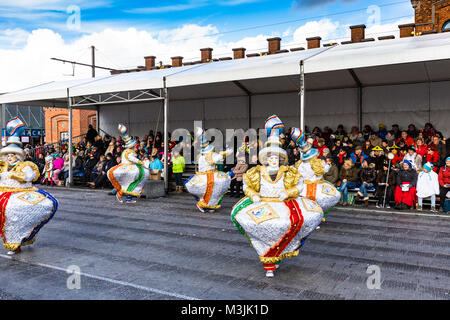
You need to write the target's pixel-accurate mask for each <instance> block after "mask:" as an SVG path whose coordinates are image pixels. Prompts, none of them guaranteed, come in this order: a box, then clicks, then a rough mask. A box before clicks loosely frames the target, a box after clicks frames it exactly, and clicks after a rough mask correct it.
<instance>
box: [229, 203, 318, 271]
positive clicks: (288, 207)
mask: <svg viewBox="0 0 450 320" xmlns="http://www.w3.org/2000/svg"><path fill="white" fill-rule="evenodd" d="M269 200H270V201H269ZM322 218H323V211H322V209H321V208H320V206H319V205H318V204H317V202H315V201H313V200H310V199H307V198H302V197H299V198H297V199H295V200H289V201H279V200H277V199H264V198H263V199H262V201H261V202H258V203H253V201H252V200H251V199H250V198H248V197H245V198H243V199H241V200H240V201H239V202H238V203H236V205H235V206H234V207H233V210H232V212H231V220H232V221H233V223H234V224H235V226H236V228H237V229H238V230H239V231H240V232H241V233H242V234H244V235H245V236H246V237H247V239H248V241H249V242H250V244H251V246H252V247H253V248H254V249H255V250H256V252H257V254H258V256H259V259H260V260H261V262H262V263H263V265H264V269H265V270H274V269H275V264H276V263H278V262H280V261H281V260H283V259H285V258H291V257H295V256H297V255H298V253H299V248H300V247H301V246H302V245H303V243H304V241H305V240H306V238H307V237H308V236H309V235H310V234H311V233H312V232H313V231H314V230H315V229H316V228H317V227H318V226H319V224H320V223H321V221H322Z"/></svg>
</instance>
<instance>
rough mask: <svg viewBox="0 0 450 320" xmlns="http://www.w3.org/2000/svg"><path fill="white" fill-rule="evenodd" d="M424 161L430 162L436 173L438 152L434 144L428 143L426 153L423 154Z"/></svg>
mask: <svg viewBox="0 0 450 320" xmlns="http://www.w3.org/2000/svg"><path fill="white" fill-rule="evenodd" d="M425 160H426V161H425V163H426V162H430V163H432V164H433V166H434V169H433V170H434V171H435V172H436V173H437V172H438V168H439V165H440V163H439V152H438V151H437V149H436V147H435V146H434V145H429V146H428V149H427V155H426V156H425Z"/></svg>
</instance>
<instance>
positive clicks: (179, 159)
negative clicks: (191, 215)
mask: <svg viewBox="0 0 450 320" xmlns="http://www.w3.org/2000/svg"><path fill="white" fill-rule="evenodd" d="M185 166H186V165H185V162H184V157H183V156H182V155H181V154H180V153H179V152H178V151H176V150H174V151H173V152H172V172H173V175H174V177H175V182H176V192H177V193H181V192H183V180H182V177H183V171H184V168H185Z"/></svg>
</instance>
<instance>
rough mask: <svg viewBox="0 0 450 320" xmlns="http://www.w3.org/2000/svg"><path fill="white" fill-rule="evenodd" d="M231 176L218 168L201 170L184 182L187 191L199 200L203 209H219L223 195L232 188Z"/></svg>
mask: <svg viewBox="0 0 450 320" xmlns="http://www.w3.org/2000/svg"><path fill="white" fill-rule="evenodd" d="M230 183H231V178H230V176H229V175H228V174H226V173H224V172H220V171H217V170H213V171H208V172H200V173H197V174H195V175H194V176H192V177H190V178H189V179H188V180H186V182H185V183H184V185H185V187H186V189H187V191H188V192H189V193H190V194H192V195H193V196H194V198H195V199H196V200H197V206H198V207H199V208H202V209H209V210H215V209H219V208H220V206H221V204H222V200H223V196H224V195H225V193H226V192H227V190H228V189H229V188H230Z"/></svg>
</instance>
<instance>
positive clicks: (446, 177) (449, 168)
mask: <svg viewBox="0 0 450 320" xmlns="http://www.w3.org/2000/svg"><path fill="white" fill-rule="evenodd" d="M439 188H440V192H439V204H440V207H439V211H441V212H443V211H444V203H445V198H446V196H447V193H448V192H449V191H450V157H447V158H446V159H445V166H444V167H442V168H441V171H439Z"/></svg>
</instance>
